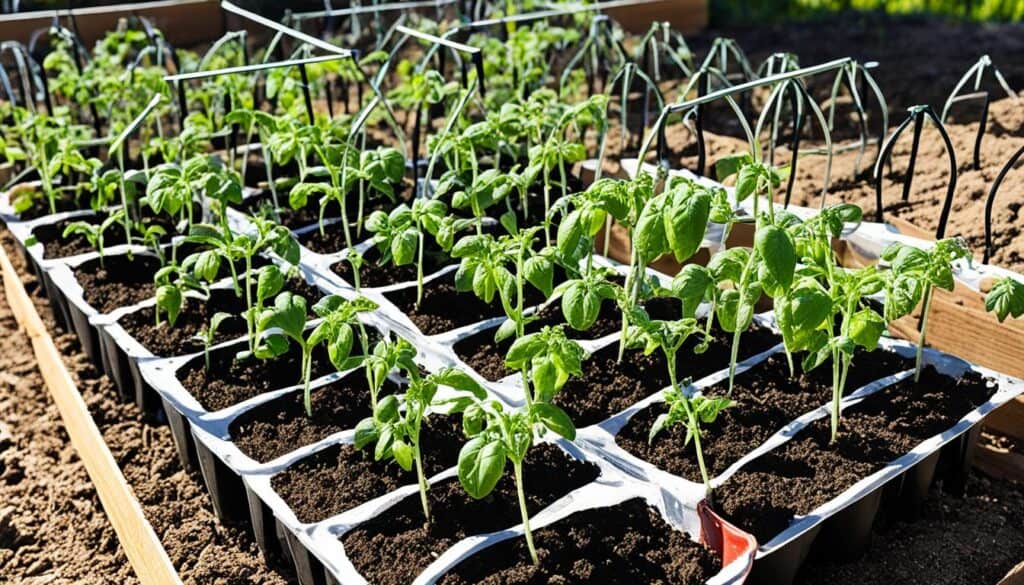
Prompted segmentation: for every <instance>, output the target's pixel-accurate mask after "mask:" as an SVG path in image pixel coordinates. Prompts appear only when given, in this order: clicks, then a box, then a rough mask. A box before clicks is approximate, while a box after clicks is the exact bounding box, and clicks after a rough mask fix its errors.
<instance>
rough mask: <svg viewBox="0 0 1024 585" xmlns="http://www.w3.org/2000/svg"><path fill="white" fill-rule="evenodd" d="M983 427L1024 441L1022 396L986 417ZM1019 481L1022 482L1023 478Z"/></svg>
mask: <svg viewBox="0 0 1024 585" xmlns="http://www.w3.org/2000/svg"><path fill="white" fill-rule="evenodd" d="M985 427H986V428H988V429H990V430H992V431H995V432H997V433H999V434H1000V435H1006V436H1007V437H1013V438H1014V439H1017V440H1018V441H1024V396H1018V397H1017V398H1016V399H1014V400H1011V401H1010V402H1007V403H1006V404H1004V405H1002V406H1000V407H999V408H997V409H996V410H995V411H994V412H992V413H991V414H989V415H988V416H986V417H985ZM1021 480H1022V481H1024V476H1022V477H1021Z"/></svg>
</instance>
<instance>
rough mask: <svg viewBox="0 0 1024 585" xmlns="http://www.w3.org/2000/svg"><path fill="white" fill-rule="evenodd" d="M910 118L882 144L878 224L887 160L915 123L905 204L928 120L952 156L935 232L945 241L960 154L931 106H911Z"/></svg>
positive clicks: (877, 167)
mask: <svg viewBox="0 0 1024 585" xmlns="http://www.w3.org/2000/svg"><path fill="white" fill-rule="evenodd" d="M908 111H909V112H910V115H909V116H907V119H906V120H903V122H902V123H900V125H899V126H898V127H897V128H896V130H894V131H893V133H892V134H890V135H889V137H888V138H887V139H886V140H885V143H883V144H882V150H881V152H880V153H879V154H878V160H876V161H875V172H874V179H875V206H876V209H875V220H876V221H877V222H879V223H882V221H883V220H882V215H883V206H882V179H883V177H882V167H883V166H884V165H885V162H886V159H890V158H891V157H892V150H893V147H894V146H895V145H896V140H897V139H898V138H899V137H900V135H901V134H903V131H904V130H906V129H907V126H909V125H910V123H911V122H913V123H914V142H913V143H912V144H911V147H910V161H909V162H908V163H907V178H906V180H905V181H904V183H903V201H908V200H909V199H910V185H911V183H912V182H913V179H914V163H915V161H916V160H917V149H918V146H919V144H920V141H921V128H922V125H923V124H924V120H925V118H927V119H929V120H931V121H932V122H933V123H934V124H935V128H936V130H938V131H939V135H940V136H942V142H943V144H944V145H945V147H946V154H947V155H948V156H949V185H948V187H947V188H946V199H945V201H943V202H942V213H941V215H939V226H938V228H937V229H936V230H935V239H937V240H941V239H942V238H943V237H944V236H945V235H946V223H947V222H948V221H949V211H950V209H951V208H952V205H953V195H954V194H955V193H956V180H957V165H956V152H955V151H954V150H953V142H952V141H951V140H950V139H949V134H948V133H947V132H946V128H945V126H944V125H943V123H942V121H941V120H939V117H938V116H936V115H935V111H934V110H932V107H931V106H927V105H923V106H920V105H919V106H911V107H910V108H908Z"/></svg>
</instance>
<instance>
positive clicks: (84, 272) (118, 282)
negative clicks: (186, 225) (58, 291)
mask: <svg viewBox="0 0 1024 585" xmlns="http://www.w3.org/2000/svg"><path fill="white" fill-rule="evenodd" d="M198 249H199V248H197V247H196V246H194V245H191V244H183V245H181V246H179V247H178V249H177V252H176V253H175V257H176V258H177V259H178V260H179V261H181V260H183V259H184V258H186V257H187V256H188V255H190V254H192V253H193V252H195V251H197V250H198ZM166 253H167V256H168V261H170V258H171V251H170V250H168V251H167V252H166ZM268 262H269V260H267V259H266V258H263V257H261V256H256V257H254V258H253V259H252V267H253V268H254V269H255V268H260V267H262V266H266V265H267V263H268ZM244 266H245V265H244V263H242V262H238V263H236V265H235V270H236V272H238V273H239V274H241V271H242V270H244ZM160 267H161V264H160V260H159V259H158V258H157V257H155V256H153V255H151V254H134V255H133V256H131V257H129V256H128V255H127V254H113V255H110V256H106V257H104V258H103V261H102V262H100V259H99V258H90V259H89V260H86V261H85V262H82V263H81V264H79V265H78V266H76V267H75V268H72V270H71V272H72V273H73V274H74V276H75V279H76V280H77V281H78V284H79V286H81V287H82V296H83V298H84V299H85V302H86V303H89V305H91V306H92V307H93V308H94V309H96V310H97V311H99V312H100V313H110V312H113V311H115V310H117V309H119V308H121V307H127V306H130V305H134V304H136V303H140V302H142V301H144V300H146V299H149V298H152V297H153V295H154V294H156V286H155V285H154V284H153V277H154V276H155V275H156V273H157V271H158V270H160ZM230 274H231V268H230V267H229V266H228V265H227V263H223V262H222V263H221V267H220V272H219V273H218V275H217V278H218V279H221V278H227V277H228V275H230Z"/></svg>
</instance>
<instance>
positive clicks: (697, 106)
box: [637, 57, 854, 205]
mask: <svg viewBox="0 0 1024 585" xmlns="http://www.w3.org/2000/svg"><path fill="white" fill-rule="evenodd" d="M851 63H854V61H853V59H851V58H849V57H844V58H842V59H836V60H834V61H828V62H826V63H821V64H819V65H813V66H810V67H804V68H802V69H796V70H793V71H787V72H783V73H777V74H775V75H769V76H768V77H762V78H759V79H753V80H751V81H748V82H746V83H741V84H739V85H733V86H729V87H724V88H722V89H719V90H717V91H713V92H710V93H706V94H703V95H698V96H697V97H695V98H693V99H689V100H685V101H682V102H679V103H675V104H670V105H667V106H665V107H664V108H662V110H661V115H659V116H658V119H657V120H656V121H655V123H654V128H652V129H651V131H650V132H649V133H648V134H647V138H646V139H645V140H644V143H643V146H642V147H641V149H640V153H639V155H638V157H637V160H638V161H640V163H641V164H642V163H643V161H644V160H646V158H647V153H648V152H650V150H651V146H652V145H653V143H654V141H655V140H656V139H657V140H658V161H659V166H660V167H661V168H663V169H664V168H667V166H668V160H667V156H666V153H665V150H666V139H665V124H666V123H667V121H668V117H669V116H670V115H672V114H676V113H684V114H685V115H688V114H689V113H690V112H694V111H696V113H697V116H698V118H699V116H700V114H701V107H702V106H704V105H706V104H709V103H712V102H714V101H716V100H720V99H724V100H725V101H726V103H728V104H729V106H730V107H731V108H732V109H733V112H734V113H735V114H736V117H737V120H738V121H739V123H740V126H741V127H742V128H743V131H744V133H745V134H746V136H747V143H748V144H749V145H750V153H751V156H753V157H754V159H755V160H760V157H761V149H760V147H759V141H758V139H757V138H756V135H755V133H754V131H753V130H751V128H750V124H749V123H748V122H747V120H746V118H745V116H744V115H743V112H742V110H741V108H740V107H739V105H738V104H737V103H736V101H735V100H734V99H733V98H732V96H733V95H736V94H741V93H743V92H749V91H750V90H752V89H755V88H758V87H762V86H773V85H777V84H781V83H783V82H786V81H789V80H799V79H804V78H807V77H813V76H815V75H819V74H821V73H827V72H830V71H838V70H842V69H843V68H846V67H849V66H850V64H851ZM708 73H710V70H708ZM693 83H694V82H693V80H691V83H690V84H689V85H688V87H687V93H688V91H689V89H691V88H692V87H693ZM701 85H702V84H700V83H697V86H698V87H699V86H701ZM798 87H800V90H801V92H802V94H803V95H804V96H805V98H804V99H805V100H807V101H808V102H809V103H812V104H814V100H812V99H810V97H809V96H808V95H807V94H806V89H805V88H803V85H802V84H798ZM778 94H779V87H775V89H774V90H773V95H775V96H777V95H778ZM683 95H685V93H684V94H683ZM776 99H777V98H776ZM812 110H813V111H814V113H815V116H816V117H817V118H818V122H819V123H820V124H821V126H822V129H823V131H824V132H825V137H826V145H827V148H828V151H829V153H828V156H829V159H828V164H827V166H826V177H825V187H824V190H823V192H822V204H823V205H824V202H825V196H826V195H827V193H828V187H829V184H828V183H829V177H828V174H829V172H830V170H831V161H832V158H831V156H832V153H831V150H832V147H831V145H832V142H831V134H830V133H829V132H828V122H827V121H826V120H825V117H824V114H823V113H822V112H821V109H820V108H818V107H817V104H814V107H813V108H812ZM762 118H764V112H762ZM759 126H762V124H759ZM701 148H702V145H701V144H700V143H699V142H698V149H701ZM698 152H699V151H698ZM700 164H701V165H703V160H701V161H700ZM701 170H702V171H703V166H702V168H701ZM698 174H701V175H703V172H701V173H698Z"/></svg>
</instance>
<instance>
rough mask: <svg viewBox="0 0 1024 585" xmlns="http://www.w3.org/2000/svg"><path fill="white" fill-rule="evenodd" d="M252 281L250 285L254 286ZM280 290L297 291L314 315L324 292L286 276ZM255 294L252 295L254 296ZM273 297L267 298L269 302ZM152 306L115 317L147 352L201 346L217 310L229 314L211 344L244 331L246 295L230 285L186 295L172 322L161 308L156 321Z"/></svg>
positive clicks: (179, 352)
mask: <svg viewBox="0 0 1024 585" xmlns="http://www.w3.org/2000/svg"><path fill="white" fill-rule="evenodd" d="M255 286H256V285H255V282H254V284H253V288H255ZM283 291H288V292H291V293H293V294H297V295H299V296H301V297H303V298H304V299H306V314H307V316H309V317H314V313H313V305H314V304H316V302H317V301H319V300H320V299H321V298H322V297H323V296H325V294H324V293H323V292H322V291H321V290H320V289H319V288H317V287H316V286H314V285H312V284H309V283H308V282H306V281H305V280H302V279H300V278H293V279H289V280H288V281H287V282H286V283H285V285H284V289H283ZM253 298H255V297H253ZM272 302H273V299H270V300H268V301H267V304H268V305H269V304H271V303H272ZM153 311H154V308H153V307H152V306H149V307H143V308H141V309H139V310H137V311H132V312H130V313H127V314H125V315H123V316H122V317H121V318H120V319H118V321H117V322H118V323H119V324H120V325H121V327H122V328H124V330H125V332H126V333H128V334H129V335H131V336H132V337H133V338H135V340H136V341H138V342H139V343H140V344H141V345H142V347H144V348H146V349H147V350H148V351H149V352H150V353H152V354H153V355H156V356H161V357H175V356H179V355H187V354H190V353H195V352H198V351H202V350H203V342H202V341H200V340H198V339H196V335H199V334H200V333H202V332H203V331H205V330H206V328H207V327H209V325H210V321H211V320H212V319H213V316H214V315H216V314H217V313H220V312H224V313H228V314H230V315H231V317H230V318H228V319H225V320H224V321H223V322H221V324H220V326H219V327H218V328H217V331H216V332H215V334H214V339H213V344H214V345H216V344H218V343H221V342H224V341H228V340H231V339H235V338H237V337H239V336H241V335H245V319H243V318H242V317H241V315H242V314H243V313H244V312H245V298H244V297H239V296H238V295H236V294H235V291H234V290H233V289H215V290H212V291H210V298H209V299H206V300H202V299H195V298H191V297H185V299H184V305H183V306H182V309H181V313H179V314H178V319H177V320H176V321H175V322H174V326H170V325H168V323H167V316H166V315H165V314H164V313H163V311H161V322H160V324H159V325H157V323H156V317H155V315H154V314H153Z"/></svg>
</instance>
